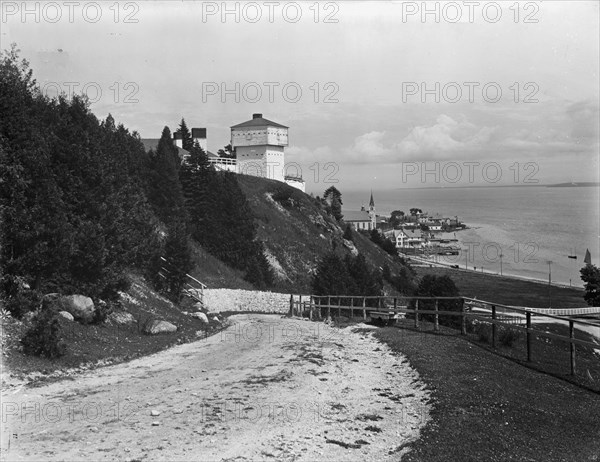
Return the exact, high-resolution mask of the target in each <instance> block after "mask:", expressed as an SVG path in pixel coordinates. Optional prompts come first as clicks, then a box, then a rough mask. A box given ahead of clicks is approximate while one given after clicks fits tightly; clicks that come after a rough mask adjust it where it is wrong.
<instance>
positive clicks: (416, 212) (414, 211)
mask: <svg viewBox="0 0 600 462" xmlns="http://www.w3.org/2000/svg"><path fill="white" fill-rule="evenodd" d="M420 213H423V210H421V209H418V208H416V207H414V208H411V209H410V214H411V215H417V214H420Z"/></svg>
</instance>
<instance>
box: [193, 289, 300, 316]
mask: <svg viewBox="0 0 600 462" xmlns="http://www.w3.org/2000/svg"><path fill="white" fill-rule="evenodd" d="M204 306H206V308H207V309H208V311H209V312H211V313H214V312H217V313H218V312H222V311H262V312H265V313H287V312H288V311H289V309H290V294H281V293H277V292H261V291H258V290H242V289H205V290H204Z"/></svg>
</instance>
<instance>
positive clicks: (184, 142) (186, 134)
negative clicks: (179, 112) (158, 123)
mask: <svg viewBox="0 0 600 462" xmlns="http://www.w3.org/2000/svg"><path fill="white" fill-rule="evenodd" d="M177 131H178V132H179V134H180V135H181V147H182V148H183V149H185V150H186V151H190V150H191V149H192V147H193V146H194V139H193V138H192V132H190V129H189V128H188V127H187V125H186V123H185V119H183V118H182V119H181V123H180V124H179V130H177Z"/></svg>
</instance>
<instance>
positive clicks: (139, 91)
mask: <svg viewBox="0 0 600 462" xmlns="http://www.w3.org/2000/svg"><path fill="white" fill-rule="evenodd" d="M499 5H501V7H500V6H499ZM1 26H2V32H1V36H0V37H1V41H2V48H3V49H5V48H8V46H9V45H10V43H12V42H16V43H17V44H18V46H19V48H20V49H21V55H22V56H23V57H24V58H27V59H28V60H29V61H30V63H31V66H32V67H33V69H34V72H35V75H36V77H37V80H38V82H39V83H40V85H41V86H42V87H43V88H44V90H45V91H46V92H47V93H48V94H53V93H55V92H56V90H57V88H60V89H61V90H62V91H65V92H68V91H69V89H70V88H72V89H74V90H75V91H76V92H81V91H82V90H83V88H84V87H86V93H87V94H88V97H89V98H90V100H92V101H93V103H92V106H91V108H92V110H93V112H94V113H95V114H96V115H97V116H98V117H99V118H104V117H106V115H107V114H108V113H109V112H110V113H112V114H113V116H114V117H115V119H116V120H117V121H119V122H122V123H123V124H125V125H126V126H127V127H128V128H130V129H131V130H137V131H138V132H139V133H140V134H141V136H142V137H144V138H156V137H159V136H160V132H161V130H162V127H163V126H164V125H168V126H169V127H171V128H172V129H173V128H175V127H176V126H177V124H178V123H179V121H180V119H181V118H182V117H185V119H186V122H187V123H188V126H191V127H207V128H208V146H209V149H210V150H212V151H216V150H217V149H219V148H220V147H222V146H223V145H225V144H227V143H228V142H229V127H230V126H231V125H234V124H237V123H240V122H243V121H245V120H248V119H249V118H251V114H252V113H254V112H260V113H262V114H263V115H264V117H266V118H268V119H271V120H274V121H276V122H279V123H281V124H284V125H287V126H289V127H290V146H289V147H288V148H287V149H286V162H288V163H292V162H294V163H297V164H298V165H300V166H301V168H302V173H303V176H304V178H305V179H306V180H307V189H308V191H315V192H317V193H319V192H321V191H322V190H323V189H324V186H325V187H326V186H327V184H325V183H324V182H325V181H327V180H328V179H329V180H331V179H337V180H339V183H338V187H340V189H344V190H350V189H354V190H367V189H369V188H371V187H373V188H376V189H383V188H387V189H392V188H403V187H431V186H446V187H450V186H457V185H463V186H464V185H469V184H479V185H485V184H527V183H531V182H532V181H535V180H537V181H539V182H540V183H542V184H543V183H556V182H564V181H598V152H599V143H598V141H599V128H598V127H599V107H598V100H599V95H598V89H599V87H600V84H599V76H598V72H599V71H598V69H599V56H600V50H599V41H598V36H599V35H600V31H599V3H598V2H597V1H590V2H586V1H577V2H566V1H565V2H562V1H550V2H516V3H515V2H512V1H511V2H497V3H495V2H434V1H432V2H427V3H426V4H424V3H422V2H400V1H399V2H356V1H353V2H320V3H314V2H298V3H294V2H271V3H269V2H249V3H246V2H229V3H227V4H224V3H222V2H188V1H185V2H177V1H169V2H141V1H138V2H118V3H115V2H97V3H94V2H85V1H84V2H79V3H78V4H77V5H72V6H69V5H68V4H64V3H63V2H35V3H29V4H24V3H22V2H3V3H2V23H1Z"/></svg>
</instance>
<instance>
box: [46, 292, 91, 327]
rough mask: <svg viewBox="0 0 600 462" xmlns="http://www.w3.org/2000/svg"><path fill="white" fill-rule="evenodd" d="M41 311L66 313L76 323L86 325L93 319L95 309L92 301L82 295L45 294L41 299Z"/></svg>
mask: <svg viewBox="0 0 600 462" xmlns="http://www.w3.org/2000/svg"><path fill="white" fill-rule="evenodd" d="M42 310H52V311H54V312H55V313H57V314H58V313H60V312H61V311H66V312H67V313H70V314H71V315H72V316H73V318H74V319H75V320H76V321H79V322H81V323H83V324H86V323H89V322H91V321H92V319H94V312H95V310H96V309H95V307H94V302H93V301H92V299H91V298H89V297H86V296H84V295H67V296H62V295H60V294H46V295H44V297H43V298H42Z"/></svg>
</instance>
